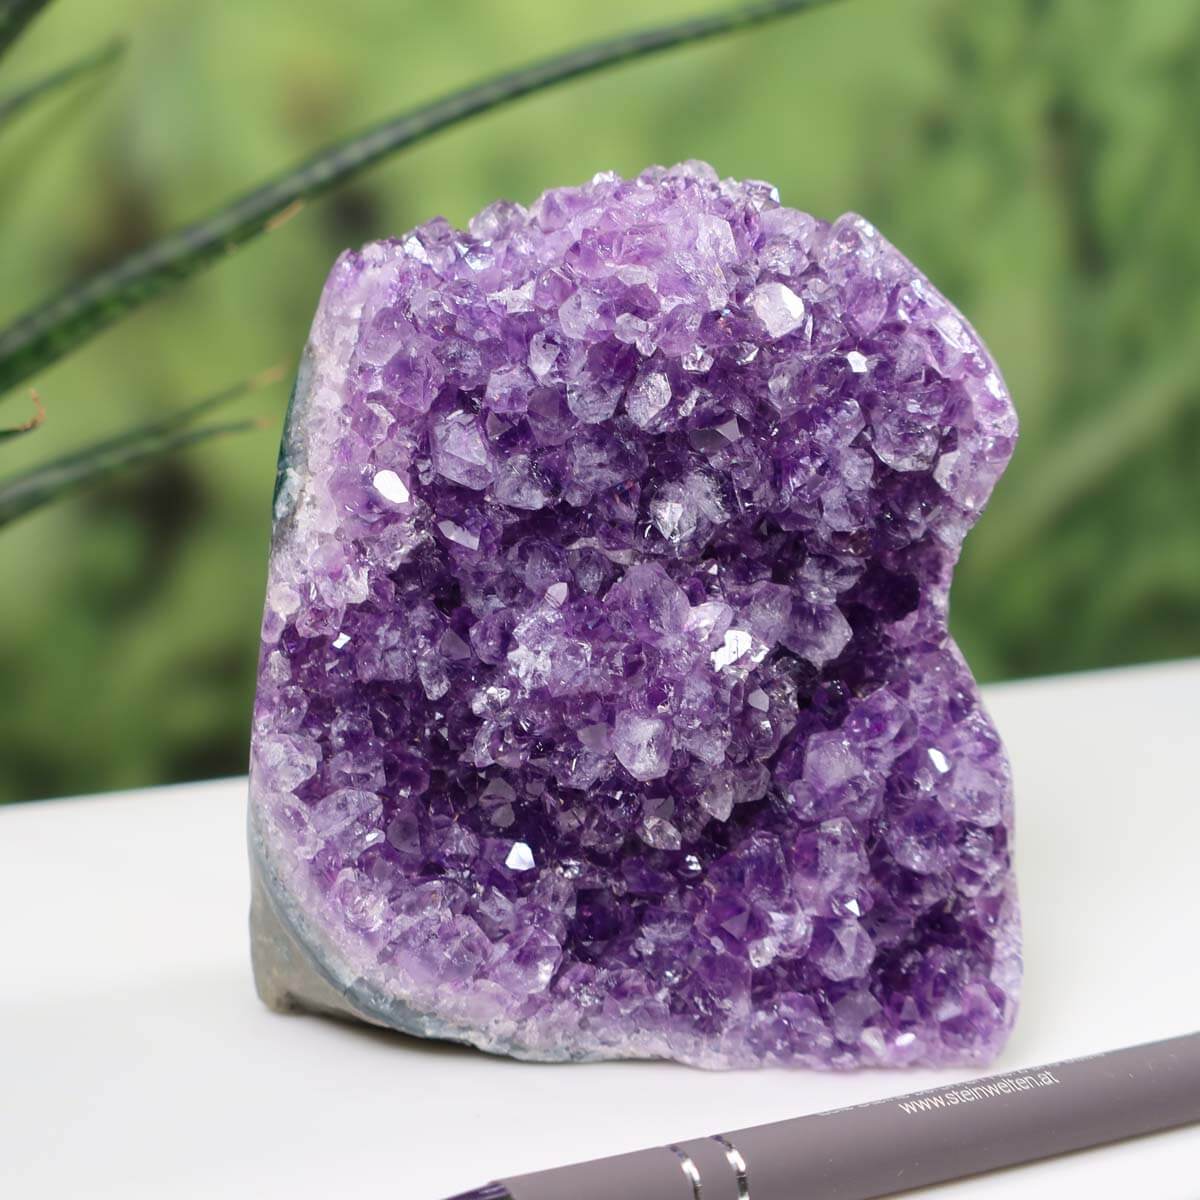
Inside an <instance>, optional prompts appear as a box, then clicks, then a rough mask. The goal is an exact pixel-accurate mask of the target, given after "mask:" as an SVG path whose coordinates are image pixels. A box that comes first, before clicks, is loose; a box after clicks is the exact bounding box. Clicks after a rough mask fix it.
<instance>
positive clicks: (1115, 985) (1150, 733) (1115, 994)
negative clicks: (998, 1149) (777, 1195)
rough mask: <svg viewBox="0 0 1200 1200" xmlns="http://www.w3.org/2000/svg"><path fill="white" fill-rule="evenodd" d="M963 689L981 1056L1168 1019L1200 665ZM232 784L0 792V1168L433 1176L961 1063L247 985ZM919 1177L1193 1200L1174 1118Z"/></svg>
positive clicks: (9, 1181) (152, 1192) (63, 1174)
mask: <svg viewBox="0 0 1200 1200" xmlns="http://www.w3.org/2000/svg"><path fill="white" fill-rule="evenodd" d="M988 698H989V702H990V705H991V708H992V711H993V713H994V715H995V717H996V719H997V722H998V724H999V726H1000V729H1001V731H1002V733H1003V734H1004V736H1005V738H1006V740H1007V742H1008V745H1009V747H1010V750H1011V752H1012V756H1013V761H1014V764H1015V767H1016V775H1017V796H1018V838H1017V846H1018V874H1019V877H1020V881H1021V886H1022V889H1023V898H1024V911H1025V923H1026V971H1027V978H1026V987H1025V993H1024V1005H1023V1013H1022V1016H1021V1019H1020V1022H1019V1024H1018V1028H1017V1032H1016V1034H1015V1036H1014V1038H1013V1040H1012V1042H1011V1044H1010V1047H1009V1049H1008V1051H1007V1052H1006V1053H1005V1055H1004V1057H1003V1059H1002V1060H1001V1062H1000V1063H999V1064H998V1068H1010V1067H1017V1066H1022V1065H1027V1064H1033V1063H1037V1062H1047V1061H1050V1060H1054V1059H1059V1058H1064V1057H1068V1056H1072V1055H1077V1054H1083V1053H1088V1052H1092V1051H1098V1050H1103V1049H1110V1048H1114V1047H1117V1046H1123V1045H1128V1044H1131V1043H1135V1042H1141V1041H1150V1040H1153V1039H1156V1038H1160V1037H1167V1036H1171V1035H1173V1034H1178V1033H1184V1032H1189V1031H1191V1030H1194V1029H1196V1028H1197V1027H1198V1026H1200V954H1198V953H1197V951H1198V949H1200V940H1198V935H1197V928H1198V918H1200V900H1198V898H1197V886H1196V880H1197V869H1198V868H1197V858H1198V855H1200V788H1198V787H1197V775H1196V772H1197V759H1198V756H1200V731H1198V725H1200V662H1191V663H1180V664H1174V665H1168V666H1162V667H1154V668H1138V669H1133V670H1127V671H1118V672H1109V673H1105V674H1097V675H1080V676H1074V677H1065V678H1060V679H1053V680H1042V681H1038V682H1033V683H1022V684H1010V685H1005V686H1001V687H997V688H992V689H990V691H989V693H988ZM243 790H244V782H243V781H242V780H229V781H225V782H219V783H208V784H196V785H192V786H189V787H178V788H164V789H160V790H157V791H148V792H137V793H128V794H124V795H112V796H104V797H98V798H91V799H83V800H75V801H58V802H53V803H50V804H39V805H29V806H21V807H16V808H10V809H6V810H0V928H2V932H3V959H2V961H3V968H2V970H3V973H4V974H3V987H0V1195H5V1196H11V1197H13V1198H14V1200H16V1198H17V1197H20V1198H21V1200H32V1198H34V1197H46V1196H53V1197H59V1196H70V1197H76V1196H79V1197H84V1196H86V1197H89V1198H93V1200H94V1198H100V1197H121V1198H122V1200H138V1198H141V1197H147V1198H149V1197H153V1198H154V1200H162V1198H164V1197H167V1198H171V1200H188V1198H190V1197H197V1198H200V1197H203V1198H204V1200H211V1198H212V1197H215V1196H221V1197H223V1198H232V1197H256V1198H257V1197H262V1196H287V1197H290V1198H292V1200H304V1198H306V1197H321V1198H322V1200H326V1198H328V1197H331V1196H333V1197H337V1196H351V1195H357V1196H367V1197H375V1196H379V1197H397V1198H403V1200H436V1198H438V1197H442V1196H446V1195H449V1194H452V1193H454V1192H457V1191H459V1190H462V1189H466V1188H469V1187H473V1186H476V1185H478V1184H481V1183H484V1182H486V1181H487V1180H489V1179H494V1178H496V1177H498V1176H504V1175H509V1174H516V1173H519V1172H523V1171H529V1170H536V1169H538V1168H541V1167H549V1166H554V1165H557V1164H559V1163H564V1162H570V1161H574V1160H578V1159H583V1158H590V1157H595V1156H597V1155H601V1154H611V1153H617V1152H619V1151H622V1150H631V1149H635V1148H637V1147H639V1146H644V1145H650V1144H656V1143H661V1142H666V1141H671V1140H676V1139H683V1138H687V1137H692V1136H698V1135H702V1134H705V1133H709V1132H712V1131H715V1130H717V1129H721V1128H726V1129H727V1128H737V1127H740V1126H745V1125H751V1124H755V1123H758V1122H765V1121H772V1120H778V1119H781V1118H784V1117H790V1116H796V1115H799V1114H801V1113H805V1112H812V1111H818V1110H821V1109H826V1108H834V1107H838V1106H841V1105H844V1104H849V1103H855V1102H858V1101H861V1100H867V1099H874V1098H877V1097H882V1096H887V1095H895V1094H899V1093H902V1092H908V1091H914V1090H916V1089H918V1088H924V1087H928V1086H931V1085H932V1084H934V1083H937V1082H942V1081H949V1080H952V1079H961V1078H966V1077H967V1073H966V1072H957V1073H956V1072H937V1073H935V1072H912V1073H878V1072H877V1073H859V1074H853V1075H842V1076H827V1075H819V1074H811V1073H807V1072H786V1071H778V1070H776V1071H763V1072H738V1073H733V1074H707V1073H703V1072H699V1071H695V1070H691V1069H688V1068H685V1067H679V1066H674V1065H671V1064H660V1063H655V1064H643V1063H612V1064H601V1065H594V1066H582V1067H580V1066H532V1065H525V1064H521V1063H516V1062H510V1061H507V1060H504V1059H493V1058H488V1057H485V1056H484V1055H482V1054H477V1053H475V1052H473V1051H469V1050H463V1049H457V1048H453V1047H444V1046H439V1045H435V1044H431V1043H422V1042H418V1041H413V1040H409V1039H405V1038H402V1037H399V1036H392V1035H386V1034H379V1033H375V1032H370V1031H367V1030H365V1029H358V1028H355V1027H353V1026H350V1025H344V1024H338V1023H335V1022H332V1021H325V1020H321V1019H318V1018H314V1017H299V1016H297V1017H285V1016H278V1015H276V1014H273V1013H270V1012H267V1011H266V1010H265V1009H264V1008H263V1007H262V1006H261V1005H260V1004H259V1003H258V1001H257V999H256V998H255V996H254V992H253V988H252V986H251V982H250V970H249V963H248V959H247V939H246V907H247V894H248V887H247V880H246V870H245V866H244V852H243ZM925 1195H933V1193H932V1192H926V1193H925ZM936 1195H937V1196H938V1197H939V1200H965V1198H970V1200H985V1198H987V1200H991V1198H993V1197H1012V1196H1016V1195H1019V1196H1020V1197H1021V1198H1022V1200H1041V1198H1046V1200H1049V1198H1050V1197H1053V1198H1054V1200H1062V1198H1063V1197H1072V1198H1073V1197H1088V1198H1089V1200H1105V1198H1112V1200H1117V1198H1119V1200H1128V1198H1129V1197H1130V1196H1145V1197H1154V1198H1155V1200H1195V1197H1197V1196H1200V1127H1194V1128H1190V1129H1187V1130H1181V1131H1177V1132H1173V1133H1164V1134H1158V1135H1153V1136H1150V1137H1147V1138H1142V1139H1139V1140H1137V1141H1134V1142H1128V1143H1124V1144H1121V1145H1117V1146H1112V1147H1108V1148H1105V1149H1101V1150H1094V1151H1088V1152H1085V1153H1083V1154H1076V1155H1072V1156H1070V1157H1069V1158H1066V1159H1060V1160H1055V1161H1053V1162H1049V1163H1045V1164H1040V1165H1032V1166H1027V1167H1019V1168H1015V1169H1013V1170H1010V1171H1004V1172H998V1173H996V1174H993V1175H990V1176H986V1177H981V1178H977V1179H974V1180H971V1181H969V1182H963V1183H957V1184H952V1185H949V1186H946V1187H943V1188H940V1189H937V1190H936ZM805 1200H820V1198H819V1197H806V1198H805Z"/></svg>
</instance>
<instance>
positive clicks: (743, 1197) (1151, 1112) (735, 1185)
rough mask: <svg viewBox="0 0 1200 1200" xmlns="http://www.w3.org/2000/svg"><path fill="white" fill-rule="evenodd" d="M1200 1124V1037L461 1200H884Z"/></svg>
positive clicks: (519, 1181) (699, 1143)
mask: <svg viewBox="0 0 1200 1200" xmlns="http://www.w3.org/2000/svg"><path fill="white" fill-rule="evenodd" d="M1195 1121H1200V1033H1192V1034H1186V1035H1184V1036H1182V1037H1176V1038H1169V1039H1167V1040H1165V1041H1160V1042H1151V1043H1148V1044H1146V1045H1141V1046H1130V1047H1127V1048H1126V1049H1123V1050H1112V1051H1109V1052H1107V1053H1104V1054H1096V1055H1093V1056H1090V1057H1087V1058H1076V1059H1068V1060H1067V1061H1065V1062H1057V1063H1051V1064H1048V1065H1047V1066H1043V1067H1028V1068H1022V1069H1019V1070H1015V1071H1007V1072H1005V1073H1003V1074H1000V1075H991V1076H988V1077H987V1078H984V1079H975V1080H970V1081H967V1082H964V1083H953V1084H948V1085H946V1086H944V1087H937V1088H932V1089H930V1090H928V1091H923V1092H915V1093H912V1094H910V1095H906V1096H895V1097H892V1098H890V1099H887V1100H877V1101H874V1102H872V1103H870V1104H857V1105H854V1106H852V1107H850V1108H840V1109H835V1110H833V1111H831V1112H824V1113H816V1114H813V1115H811V1116H806V1117H797V1118H795V1119H793V1120H789V1121H779V1122H776V1123H774V1124H771V1125H759V1126H756V1127H754V1128H751V1129H739V1130H734V1131H731V1132H729V1133H723V1134H716V1135H713V1136H710V1137H704V1138H697V1139H694V1140H691V1141H685V1142H679V1143H677V1144H675V1145H671V1146H659V1147H655V1148H654V1149H650V1150H639V1151H636V1152H634V1153H632V1154H620V1155H616V1156H614V1157H612V1158H601V1159H595V1160H593V1161H591V1162H584V1163H577V1164H575V1165H573V1166H568V1167H556V1168H554V1169H552V1170H549V1171H538V1172H535V1173H533V1174H530V1175H518V1176H514V1177H513V1178H510V1179H502V1180H499V1181H497V1182H496V1183H491V1184H488V1185H486V1186H485V1187H483V1188H478V1189H476V1190H475V1191H473V1192H467V1193H465V1194H463V1195H461V1196H459V1197H456V1198H455V1200H614V1198H615V1197H620V1200H796V1197H799V1196H803V1197H805V1200H871V1197H875V1196H886V1195H891V1194H894V1193H896V1192H900V1191H908V1190H910V1189H913V1188H918V1187H924V1186H926V1185H927V1184H933V1183H942V1182H945V1181H947V1180H951V1179H961V1178H964V1177H966V1176H968V1175H975V1174H978V1173H980V1172H983V1171H990V1170H994V1169H995V1168H997V1167H1007V1166H1015V1165H1016V1164H1018V1163H1025V1162H1032V1161H1034V1160H1036V1159H1040V1158H1049V1157H1052V1156H1054V1155H1057V1154H1065V1153H1067V1152H1069V1151H1072V1150H1082V1149H1084V1148H1086V1147H1088V1146H1098V1145H1101V1144H1103V1143H1105V1142H1113V1141H1117V1140H1119V1139H1121V1138H1127V1137H1133V1136H1135V1135H1137V1134H1142V1133H1150V1132H1152V1131H1155V1130H1161V1129H1170V1128H1172V1127H1175V1126H1179V1125H1187V1124H1190V1123H1192V1122H1195Z"/></svg>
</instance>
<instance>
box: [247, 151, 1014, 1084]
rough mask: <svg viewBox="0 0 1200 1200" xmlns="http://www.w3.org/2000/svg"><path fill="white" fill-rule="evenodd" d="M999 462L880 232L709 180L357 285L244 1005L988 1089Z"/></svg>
mask: <svg viewBox="0 0 1200 1200" xmlns="http://www.w3.org/2000/svg"><path fill="white" fill-rule="evenodd" d="M1015 434H1016V418H1015V415H1014V413H1013V408H1012V405H1011V403H1010V401H1009V398H1008V394H1007V392H1006V391H1005V388H1004V384H1003V383H1002V382H1001V379H1000V375H999V373H998V372H997V370H996V367H995V365H994V364H993V363H992V361H991V359H990V358H989V357H988V355H987V352H986V351H985V350H984V348H983V346H982V345H981V344H980V342H979V339H978V337H977V336H976V335H975V333H974V332H973V331H972V330H971V328H970V327H969V326H968V325H967V323H966V322H965V321H964V320H963V318H962V317H961V316H960V315H959V314H958V312H956V311H955V309H954V308H953V307H952V306H951V305H950V304H949V303H948V302H947V301H946V300H945V299H944V298H943V297H942V296H941V295H940V294H939V293H938V292H937V291H936V290H935V289H934V288H933V286H932V285H931V284H930V283H929V282H928V280H926V279H925V278H924V276H922V275H921V274H920V272H919V271H917V270H916V269H915V268H914V267H913V266H912V264H910V263H909V262H908V261H907V260H906V259H905V258H904V257H903V256H902V255H901V254H900V253H899V252H897V251H896V250H895V249H894V248H893V247H892V246H890V245H889V244H888V243H887V242H886V241H884V239H883V238H882V237H880V235H879V234H878V233H877V232H876V231H875V230H874V229H873V228H872V227H871V226H870V225H869V224H868V223H867V222H866V221H864V220H863V219H862V218H860V217H856V216H852V215H848V216H844V217H842V218H840V219H839V220H837V221H835V222H834V223H833V224H832V225H830V224H826V223H825V222H823V221H819V220H817V219H816V218H814V217H811V216H808V215H806V214H805V213H801V212H797V211H795V210H793V209H790V208H784V207H782V206H781V205H780V203H779V201H778V199H777V196H776V193H775V191H774V189H772V188H771V187H769V186H767V185H765V184H762V183H754V182H746V183H738V182H733V181H725V182H720V181H718V179H717V177H716V176H715V175H714V174H713V172H712V171H711V170H710V169H709V168H708V167H706V166H704V165H702V164H686V165H683V166H680V167H676V168H673V169H671V170H662V169H658V168H655V169H653V170H650V171H647V172H645V173H644V174H643V175H641V176H639V177H638V178H636V179H633V180H624V179H620V178H618V177H617V176H615V175H599V176H597V177H596V178H595V179H593V180H592V181H591V182H590V183H588V184H586V185H585V186H583V187H579V188H561V189H558V190H555V191H550V192H547V193H546V194H545V195H544V196H542V197H541V198H540V199H539V200H538V201H537V202H536V203H535V204H534V205H533V207H532V208H530V209H528V210H527V209H525V208H522V207H521V206H520V205H516V204H497V205H493V206H492V207H491V208H488V209H486V210H485V211H483V212H482V213H480V214H479V215H478V216H477V217H475V218H474V219H473V220H472V221H471V223H470V225H469V228H468V229H467V230H465V231H460V230H457V229H454V228H452V227H451V226H450V225H448V224H447V223H446V222H445V221H441V220H437V221H432V222H430V223H429V224H427V225H423V226H421V227H419V228H417V229H415V230H413V231H412V232H411V233H409V234H407V235H405V236H404V237H402V238H400V239H398V240H393V241H385V242H379V243H375V244H373V245H369V246H367V247H366V248H365V249H363V250H362V251H360V252H358V253H347V254H345V255H343V256H342V257H341V259H339V261H338V263H337V265H336V266H335V267H334V269H333V273H332V274H331V276H330V278H329V282H328V284H327V285H326V288H325V292H324V295H323V297H322V299H321V305H320V308H319V310H318V312H317V316H316V320H315V322H314V324H313V329H312V336H311V339H310V341H309V345H308V350H307V354H306V358H305V363H304V367H303V369H302V371H301V374H300V379H299V381H298V382H297V386H296V393H295V399H294V403H293V407H292V411H291V415H290V418H289V421H288V426H287V431H286V434H285V440H284V450H283V457H282V464H281V475H280V483H279V492H278V497H277V502H276V525H275V537H274V545H273V549H272V556H271V564H270V579H269V584H268V591H267V604H266V616H265V619H264V623H263V637H262V641H263V645H262V661H261V667H260V671H259V681H258V697H257V702H256V707H255V726H254V744H253V768H252V775H251V836H252V849H253V858H254V871H255V880H256V889H255V917H254V925H255V958H256V970H257V975H258V982H259V987H260V990H261V992H262V994H263V995H264V997H265V998H266V999H267V1000H268V1002H270V1003H272V1004H274V1005H276V1006H278V1007H286V1006H288V1005H294V1006H301V1007H308V1008H318V1009H329V1010H333V1011H338V1012H343V1013H352V1014H354V1015H356V1016H358V1017H361V1018H363V1019H365V1020H369V1021H373V1022H376V1023H378V1024H383V1025H387V1026H392V1027H395V1028H398V1029H402V1030H407V1031H409V1032H416V1033H420V1034H426V1035H430V1036H437V1037H445V1038H453V1039H458V1040H461V1041H465V1042H470V1043H473V1044H475V1045H477V1046H480V1047H483V1048H484V1049H487V1050H494V1051H500V1052H505V1053H509V1054H514V1055H519V1056H521V1057H527V1058H541V1059H583V1058H611V1057H667V1058H675V1059H680V1060H682V1061H685V1062H689V1063H697V1064H701V1065H704V1066H713V1067H724V1066H733V1065H745V1064H760V1063H786V1064H803V1065H808V1066H820V1067H847V1066H853V1065H858V1064H870V1065H901V1064H908V1063H927V1064H944V1063H966V1062H971V1063H975V1062H982V1061H984V1060H986V1059H987V1058H989V1057H991V1056H992V1055H993V1054H994V1053H995V1052H996V1050H997V1049H998V1048H999V1047H1000V1045H1001V1044H1002V1042H1003V1040H1004V1038H1005V1035H1006V1033H1007V1031H1008V1029H1009V1027H1010V1025H1011V1022H1012V1020H1013V1015H1014V1007H1015V1002H1016V991H1017V986H1018V981H1019V974H1020V958H1019V945H1018V936H1019V935H1018V925H1017V908H1016V899H1015V894H1014V888H1013V878H1012V873H1011V866H1010V850H1011V822H1012V807H1011V798H1010V785H1009V769H1008V765H1007V762H1006V760H1005V755H1004V750H1003V747H1002V746H1001V744H1000V741H999V739H998V737H997V735H996V732H995V729H994V728H993V726H992V723H991V721H990V720H989V718H988V716H987V714H986V712H985V711H984V709H983V707H982V705H981V703H980V699H979V693H978V690H977V688H976V685H975V683H974V680H973V679H972V677H971V674H970V672H969V670H968V669H967V667H966V664H965V663H964V661H963V659H962V656H961V655H960V654H959V651H958V649H957V648H956V646H955V645H954V642H953V641H952V640H951V639H950V637H949V635H948V634H947V631H946V615H947V592H948V589H949V586H950V577H951V572H952V569H953V566H954V563H955V561H956V559H957V557H958V554H959V549H960V546H961V544H962V540H963V537H964V535H965V534H966V532H967V530H968V529H969V528H970V526H971V524H972V523H973V522H974V520H975V519H976V517H977V516H978V515H979V512H980V510H981V508H982V507H983V504H984V502H985V501H986V500H987V497H988V494H989V492H990V491H991V488H992V485H993V484H994V483H995V481H996V478H997V477H998V476H999V474H1000V472H1001V471H1002V469H1003V468H1004V465H1005V463H1006V461H1007V459H1008V457H1009V454H1010V453H1011V451H1012V446H1013V439H1014V437H1015Z"/></svg>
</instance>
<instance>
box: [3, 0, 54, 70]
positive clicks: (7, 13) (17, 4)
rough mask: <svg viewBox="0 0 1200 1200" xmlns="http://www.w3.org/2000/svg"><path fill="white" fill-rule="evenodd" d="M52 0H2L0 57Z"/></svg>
mask: <svg viewBox="0 0 1200 1200" xmlns="http://www.w3.org/2000/svg"><path fill="white" fill-rule="evenodd" d="M49 4H50V0H0V58H3V57H4V55H5V53H6V52H7V50H8V49H9V48H10V47H11V46H12V44H13V43H14V42H15V41H16V40H17V38H19V37H20V36H21V34H22V33H24V31H25V27H26V26H27V25H28V24H29V22H30V21H32V20H33V18H34V17H36V16H37V15H38V13H40V12H41V11H42V9H43V8H46V7H47V6H48V5H49Z"/></svg>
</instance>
